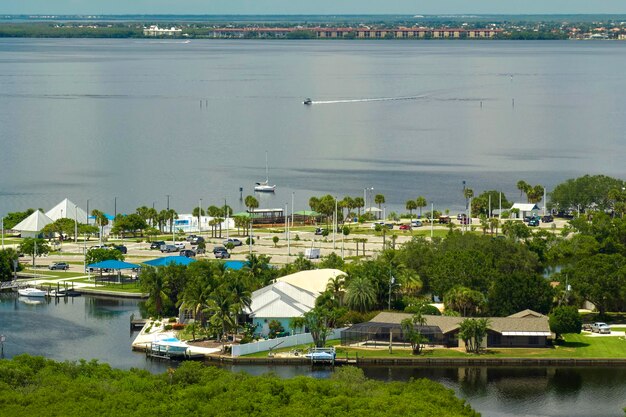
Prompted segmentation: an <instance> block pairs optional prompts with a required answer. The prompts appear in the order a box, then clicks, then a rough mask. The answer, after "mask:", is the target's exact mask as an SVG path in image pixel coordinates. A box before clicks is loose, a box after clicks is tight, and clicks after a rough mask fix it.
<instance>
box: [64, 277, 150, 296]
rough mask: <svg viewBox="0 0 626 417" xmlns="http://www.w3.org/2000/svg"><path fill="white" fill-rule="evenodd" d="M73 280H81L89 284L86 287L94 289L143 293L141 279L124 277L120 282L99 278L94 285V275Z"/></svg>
mask: <svg viewBox="0 0 626 417" xmlns="http://www.w3.org/2000/svg"><path fill="white" fill-rule="evenodd" d="M71 281H73V282H80V283H83V284H89V285H88V286H86V287H84V288H85V289H94V290H103V291H117V292H130V293H136V294H141V288H140V286H139V281H137V280H130V279H129V278H128V277H122V283H118V282H117V281H114V282H113V281H109V282H107V281H104V280H102V281H100V280H98V283H97V285H94V284H95V283H94V280H93V276H92V278H91V279H89V278H78V279H73V280H71Z"/></svg>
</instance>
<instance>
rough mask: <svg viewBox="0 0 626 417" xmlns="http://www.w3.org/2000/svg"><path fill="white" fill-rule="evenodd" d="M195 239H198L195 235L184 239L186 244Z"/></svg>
mask: <svg viewBox="0 0 626 417" xmlns="http://www.w3.org/2000/svg"><path fill="white" fill-rule="evenodd" d="M197 237H198V236H197V235H189V236H187V237H186V238H185V240H186V241H187V242H191V241H192V240H194V239H195V238H197Z"/></svg>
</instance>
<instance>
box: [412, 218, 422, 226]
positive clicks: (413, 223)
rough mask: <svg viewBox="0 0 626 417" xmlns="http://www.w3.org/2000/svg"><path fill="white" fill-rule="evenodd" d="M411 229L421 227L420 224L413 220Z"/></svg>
mask: <svg viewBox="0 0 626 417" xmlns="http://www.w3.org/2000/svg"><path fill="white" fill-rule="evenodd" d="M411 227H422V222H421V221H419V220H413V221H412V222H411Z"/></svg>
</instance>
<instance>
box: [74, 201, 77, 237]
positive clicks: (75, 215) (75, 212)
mask: <svg viewBox="0 0 626 417" xmlns="http://www.w3.org/2000/svg"><path fill="white" fill-rule="evenodd" d="M74 243H78V206H76V204H74Z"/></svg>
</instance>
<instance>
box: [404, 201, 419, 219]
mask: <svg viewBox="0 0 626 417" xmlns="http://www.w3.org/2000/svg"><path fill="white" fill-rule="evenodd" d="M406 209H407V210H408V211H409V216H410V217H411V220H413V210H415V209H417V203H416V202H415V201H414V200H407V202H406Z"/></svg>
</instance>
